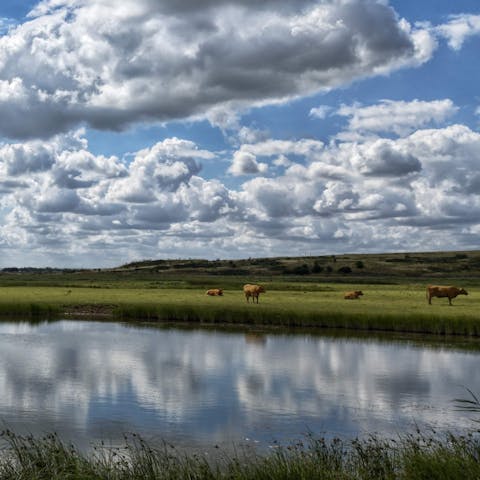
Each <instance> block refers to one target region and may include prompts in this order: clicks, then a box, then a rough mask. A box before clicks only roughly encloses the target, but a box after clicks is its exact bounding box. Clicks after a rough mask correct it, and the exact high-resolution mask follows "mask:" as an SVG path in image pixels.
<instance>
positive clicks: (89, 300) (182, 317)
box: [0, 279, 480, 336]
mask: <svg viewBox="0 0 480 480" xmlns="http://www.w3.org/2000/svg"><path fill="white" fill-rule="evenodd" d="M215 280H217V281H215ZM215 280H214V281H211V282H210V283H209V284H207V285H210V286H212V287H217V286H218V287H222V286H223V283H222V281H221V279H215ZM264 285H265V287H266V289H267V293H265V294H261V295H260V303H259V304H258V305H257V304H252V303H251V302H250V303H247V302H246V300H245V297H244V295H243V292H242V290H241V286H237V287H236V288H232V287H230V288H228V289H225V290H224V295H223V296H222V297H209V296H207V295H205V286H203V287H197V288H192V287H190V288H171V287H168V286H167V287H165V286H164V287H162V288H134V287H131V288H117V287H102V286H98V285H97V286H95V287H94V288H88V287H75V286H69V287H58V286H52V287H46V286H45V287H44V286H32V287H29V286H16V287H2V288H0V312H1V313H2V314H4V315H6V316H9V315H20V316H24V315H27V316H35V315H37V316H38V315H43V316H50V317H56V318H58V317H62V316H68V317H70V318H75V317H82V318H84V317H111V318H118V319H123V320H150V321H157V320H160V321H162V320H164V321H186V322H200V323H237V324H238V323H241V324H265V325H281V326H303V327H332V328H351V329H360V330H384V331H397V332H421V333H434V334H460V335H473V336H478V335H480V288H479V287H471V288H470V287H468V289H469V295H468V296H463V295H462V296H459V297H457V298H456V299H454V300H453V306H449V305H448V299H445V298H434V299H432V303H433V304H432V305H428V303H427V300H426V298H425V285H424V284H420V283H419V284H402V285H375V284H371V285H368V284H364V285H361V286H360V287H359V286H358V285H355V284H343V283H342V284H337V283H329V284H320V283H308V284H306V283H305V284H302V283H296V284H291V283H288V282H283V283H282V282H280V281H278V280H276V281H273V282H270V283H269V282H264ZM293 287H294V288H293ZM358 288H361V289H362V291H363V292H364V296H363V297H361V298H360V299H358V300H344V299H343V293H344V292H345V291H348V290H353V289H358Z"/></svg>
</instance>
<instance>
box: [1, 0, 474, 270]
mask: <svg viewBox="0 0 480 480" xmlns="http://www.w3.org/2000/svg"><path fill="white" fill-rule="evenodd" d="M479 52H480V4H479V3H478V0H457V1H456V2H451V1H450V0H425V1H423V2H418V1H417V0H390V1H388V0H263V1H262V2H258V1H254V0H223V1H222V0H122V2H117V1H114V0H43V1H40V2H37V1H31V0H2V3H1V5H0V112H1V113H0V222H1V227H2V228H1V234H0V252H1V256H0V268H2V267H12V266H18V267H26V266H33V267H44V266H50V267H72V268H91V267H95V268H97V267H98V268H99V267H113V266H118V265H121V264H124V263H128V262H130V261H135V260H141V259H159V258H208V259H216V258H231V259H235V258H247V257H273V256H283V255H288V256H302V255H330V254H337V255H338V254H342V253H373V252H407V251H411V252H412V251H436V250H471V249H478V248H479V238H480V92H479V90H478V85H479V84H480V62H479Z"/></svg>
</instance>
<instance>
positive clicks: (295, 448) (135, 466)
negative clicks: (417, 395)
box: [0, 431, 480, 480]
mask: <svg viewBox="0 0 480 480" xmlns="http://www.w3.org/2000/svg"><path fill="white" fill-rule="evenodd" d="M2 440H3V443H4V445H3V455H1V456H0V480H31V479H36V480H44V479H45V480H60V479H62V480H64V479H70V480H80V479H82V480H100V479H105V480H130V479H131V480H137V479H138V480H140V479H141V480H150V479H151V480H157V479H162V480H169V479H172V480H173V479H178V480H184V479H191V480H193V479H197V480H201V479H205V480H207V479H208V480H215V479H219V480H223V479H230V480H247V479H260V480H261V479H265V480H267V479H268V480H275V479H285V480H287V479H292V480H301V479H304V480H315V479H332V480H333V479H342V480H348V479H352V480H353V479H355V480H360V479H365V480H376V479H379V480H380V479H382V480H388V479H391V480H394V479H395V480H396V479H398V480H401V479H404V480H415V479H419V480H420V479H429V480H434V479H443V480H445V479H447V480H450V479H452V480H453V479H462V480H463V479H465V478H472V479H473V478H479V477H480V461H479V458H480V443H479V440H478V437H475V436H474V435H471V434H470V435H466V436H453V435H448V436H446V437H444V438H439V437H438V436H436V435H435V436H424V435H420V434H418V435H416V436H407V437H403V438H400V439H397V440H385V439H380V438H377V437H369V438H367V439H363V440H358V439H356V440H353V441H345V440H340V439H333V440H325V439H322V438H320V439H315V438H308V439H306V442H305V443H296V444H293V445H290V446H286V447H279V448H276V449H273V450H272V451H271V453H269V454H266V455H265V454H263V455H261V454H258V453H255V452H254V451H244V452H239V453H237V454H236V455H234V456H232V455H231V454H227V453H226V452H223V451H222V450H221V449H218V450H216V452H217V453H216V454H215V456H214V458H212V455H210V456H207V455H205V454H198V453H197V454H195V453H180V452H178V451H177V450H176V449H175V448H174V447H173V446H171V445H163V446H161V447H160V448H158V447H153V446H151V445H147V444H146V443H145V442H144V441H143V440H142V439H140V438H138V437H137V436H135V435H132V436H129V437H126V439H125V445H124V446H123V447H120V448H105V447H103V446H97V447H95V448H94V450H93V453H92V454H90V455H88V456H87V455H85V454H82V453H81V452H80V451H79V450H78V449H77V448H75V446H73V445H67V444H65V443H63V442H62V441H61V440H60V439H59V438H58V437H57V436H56V435H47V436H45V437H42V438H34V437H19V436H17V435H15V434H14V433H12V432H10V431H6V432H3V433H2Z"/></svg>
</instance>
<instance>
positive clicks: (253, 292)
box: [243, 283, 265, 303]
mask: <svg viewBox="0 0 480 480" xmlns="http://www.w3.org/2000/svg"><path fill="white" fill-rule="evenodd" d="M243 293H245V298H246V299H247V303H248V302H250V297H253V303H255V298H256V299H257V303H258V296H259V295H260V294H261V293H265V288H264V287H262V286H261V285H250V284H249V283H247V284H246V285H244V286H243Z"/></svg>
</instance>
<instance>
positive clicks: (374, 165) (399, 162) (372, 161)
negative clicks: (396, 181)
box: [360, 144, 422, 177]
mask: <svg viewBox="0 0 480 480" xmlns="http://www.w3.org/2000/svg"><path fill="white" fill-rule="evenodd" d="M421 169H422V164H421V163H420V161H419V160H418V158H416V157H414V156H413V155H412V154H411V153H408V152H406V153H404V152H401V151H398V150H395V149H393V148H392V147H391V146H390V145H388V144H383V145H379V146H376V147H375V148H374V151H373V152H372V155H371V157H370V158H366V162H365V164H364V165H363V166H362V168H361V169H360V171H361V172H362V173H363V174H364V175H373V176H379V177H384V176H385V177H397V176H403V175H408V174H411V173H417V172H419V171H420V170H421Z"/></svg>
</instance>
